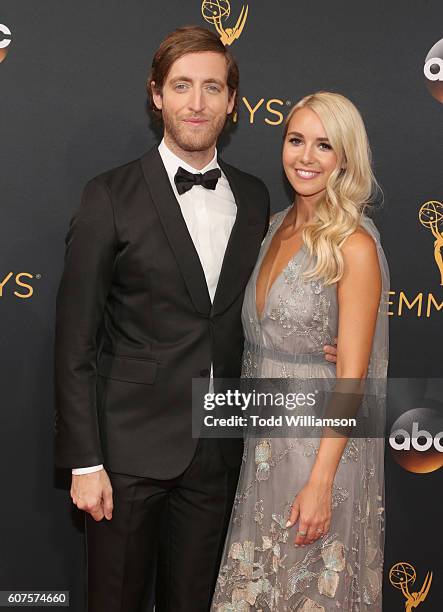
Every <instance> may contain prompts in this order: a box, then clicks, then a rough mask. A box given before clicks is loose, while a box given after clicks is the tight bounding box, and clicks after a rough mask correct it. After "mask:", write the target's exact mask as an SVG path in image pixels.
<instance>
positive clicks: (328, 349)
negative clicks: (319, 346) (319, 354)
mask: <svg viewBox="0 0 443 612" xmlns="http://www.w3.org/2000/svg"><path fill="white" fill-rule="evenodd" d="M333 342H334V346H332V345H331V344H326V346H324V347H323V352H324V354H325V359H326V361H331V362H332V363H337V338H334V339H333Z"/></svg>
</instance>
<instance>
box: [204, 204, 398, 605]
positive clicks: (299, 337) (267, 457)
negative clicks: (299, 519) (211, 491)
mask: <svg viewBox="0 0 443 612" xmlns="http://www.w3.org/2000/svg"><path fill="white" fill-rule="evenodd" d="M287 210H288V209H286V210H283V211H281V212H280V213H278V214H277V215H276V216H274V218H273V220H272V222H271V226H270V228H269V231H268V234H267V236H266V238H265V240H264V241H263V244H262V248H261V251H260V254H259V258H258V261H257V264H256V267H255V270H254V272H253V274H252V277H251V279H250V281H249V284H248V286H247V289H246V293H245V299H244V305H243V312H242V319H243V327H244V333H245V338H246V342H245V351H244V356H243V370H242V376H243V377H251V378H285V379H286V380H285V384H286V385H287V384H288V382H289V381H288V379H293V380H294V383H295V381H296V379H297V378H299V379H300V378H302V379H303V378H317V379H319V378H330V379H334V378H335V365H333V364H330V363H328V362H326V361H325V359H324V356H323V346H324V345H325V344H328V343H331V341H332V339H333V338H334V337H336V335H337V323H338V304H337V288H336V285H330V286H323V284H322V282H320V281H318V280H313V281H311V280H308V281H306V280H305V279H303V278H302V273H303V271H304V270H305V269H306V268H307V266H308V265H309V259H308V253H307V249H306V248H305V247H304V246H303V247H302V248H301V250H299V251H298V252H297V253H296V254H295V255H294V256H293V258H292V259H291V260H290V262H289V263H288V265H287V266H286V268H285V269H284V270H283V271H282V273H281V274H280V276H279V277H277V279H276V280H275V282H274V284H273V285H272V287H271V288H270V290H269V293H268V296H267V299H266V303H265V306H264V310H263V314H262V316H261V318H258V316H257V310H256V301H255V287H256V279H257V275H258V271H259V269H260V266H261V262H262V260H263V257H264V255H265V253H266V251H267V249H268V247H269V244H270V242H271V239H272V236H273V235H274V232H275V231H276V230H277V228H278V227H279V226H280V224H281V223H282V221H283V219H284V217H285V215H286V213H287ZM362 226H363V227H364V228H365V229H366V231H367V232H368V233H369V234H370V235H371V236H372V237H373V239H374V240H375V242H376V245H377V251H378V256H379V264H380V269H381V272H382V291H383V293H382V300H381V306H380V308H379V314H378V318H377V324H376V332H375V336H374V341H373V347H372V353H371V359H370V365H369V374H368V377H372V378H377V379H380V380H385V378H386V371H387V362H388V318H387V309H385V308H383V303H384V302H385V300H386V297H387V292H388V291H389V273H388V267H387V263H386V259H385V257H384V254H383V251H382V248H381V245H380V239H379V234H378V232H377V230H376V228H375V226H374V224H373V223H372V221H371V220H370V219H368V218H367V217H364V218H363V220H362ZM331 383H333V380H332V381H331ZM381 395H383V394H381ZM377 410H379V412H380V414H379V415H377V418H378V416H379V417H380V420H383V422H384V400H383V398H382V399H381V401H378V403H377ZM260 435H261V434H260ZM319 442H320V438H304V439H301V438H298V439H296V438H292V439H291V438H273V437H269V438H257V437H252V436H250V437H248V436H247V437H246V439H245V452H244V455H243V462H242V468H241V472H240V478H239V483H238V489H237V494H236V498H235V502H234V507H233V511H232V516H231V522H230V525H229V529H228V535H227V539H226V543H225V548H224V553H223V558H222V562H221V566H220V571H219V576H218V580H217V585H216V590H215V594H214V598H213V601H212V607H211V610H212V611H217V612H249V611H253V610H255V611H262V612H265V611H269V610H270V611H278V612H280V611H289V610H291V611H298V612H311V611H316V612H323V611H332V610H334V611H338V610H340V611H346V612H357V611H358V612H362V611H367V610H370V611H371V612H376V611H380V610H381V609H382V603H381V587H382V568H383V547H384V515H383V512H384V475H383V456H384V439H383V438H350V439H349V441H348V443H347V446H346V448H345V450H344V452H343V455H342V458H341V461H340V464H339V467H338V470H337V473H336V477H335V480H334V485H333V494H332V520H331V526H330V530H329V533H328V534H327V535H326V536H324V537H323V538H320V539H319V540H317V541H316V542H314V543H313V544H311V545H307V546H301V547H294V545H293V542H294V538H295V530H296V527H297V525H296V527H295V528H292V529H290V530H288V529H286V528H285V524H286V521H287V519H288V517H289V512H290V506H291V504H292V502H293V500H294V497H295V495H296V494H297V492H298V491H299V490H300V489H301V488H302V487H303V485H304V484H305V483H306V480H307V478H308V477H309V474H310V471H311V469H312V466H313V463H314V460H315V456H316V453H317V451H318V446H319Z"/></svg>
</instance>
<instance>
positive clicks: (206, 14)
mask: <svg viewBox="0 0 443 612" xmlns="http://www.w3.org/2000/svg"><path fill="white" fill-rule="evenodd" d="M248 10H249V8H248V5H246V6H243V7H242V10H241V13H240V16H239V18H238V19H237V23H236V24H235V26H234V27H233V28H224V27H223V25H222V21H225V20H226V19H227V18H228V17H229V15H230V14H231V3H230V2H229V0H203V2H202V15H203V19H204V20H205V21H207V22H208V23H210V24H212V25H213V26H215V29H216V30H217V32H218V34H219V35H220V40H221V41H222V43H223V44H224V45H225V46H226V45H232V43H233V42H234V40H236V39H237V38H238V37H239V36H240V34H241V33H242V32H243V28H244V27H245V23H246V19H247V18H248Z"/></svg>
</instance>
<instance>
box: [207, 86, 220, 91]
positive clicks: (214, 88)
mask: <svg viewBox="0 0 443 612" xmlns="http://www.w3.org/2000/svg"><path fill="white" fill-rule="evenodd" d="M207 88H208V89H209V91H211V92H219V91H220V88H219V86H218V85H208V87H207Z"/></svg>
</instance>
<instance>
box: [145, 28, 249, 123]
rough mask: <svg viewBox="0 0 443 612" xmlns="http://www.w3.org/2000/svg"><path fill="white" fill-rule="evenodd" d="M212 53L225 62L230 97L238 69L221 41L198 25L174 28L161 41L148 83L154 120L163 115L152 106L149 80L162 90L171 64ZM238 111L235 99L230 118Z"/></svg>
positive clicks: (235, 85)
mask: <svg viewBox="0 0 443 612" xmlns="http://www.w3.org/2000/svg"><path fill="white" fill-rule="evenodd" d="M204 51H212V52H213V53H220V54H221V55H223V56H224V57H225V59H226V65H227V68H228V76H227V84H228V89H229V96H230V97H231V96H232V95H233V94H234V92H236V91H237V90H238V84H239V70H238V65H237V62H236V61H235V58H234V56H233V55H232V53H231V52H230V51H229V49H227V48H226V47H225V46H224V44H223V43H222V42H221V40H220V39H219V37H218V36H217V35H216V34H215V33H214V32H211V31H210V30H207V29H206V28H202V27H200V26H184V27H182V28H177V29H176V30H174V31H173V32H171V33H170V34H168V36H167V37H166V38H165V39H164V40H163V41H162V42H161V44H160V46H159V48H158V49H157V51H156V53H155V55H154V59H153V60H152V67H151V73H150V75H149V80H148V83H147V90H148V96H149V103H150V109H151V111H152V113H153V114H154V116H155V117H157V118H158V119H161V116H162V113H161V110H159V109H158V108H157V107H156V106H155V104H154V100H153V97H152V91H151V81H155V86H156V89H157V91H160V92H161V91H162V89H163V85H164V82H165V80H166V77H167V75H168V73H169V71H170V69H171V66H172V64H173V63H174V62H175V61H177V60H178V59H180V58H181V57H183V56H184V55H187V54H188V53H201V52H204ZM236 110H237V96H236V99H235V104H234V108H233V110H232V113H230V115H231V116H232V115H233V114H234V113H235V112H236Z"/></svg>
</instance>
